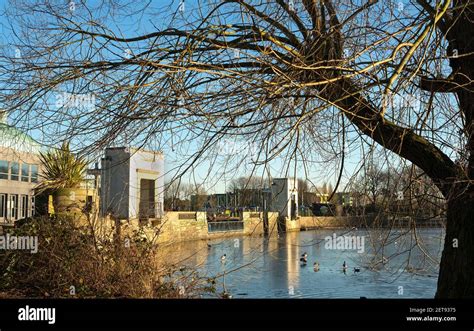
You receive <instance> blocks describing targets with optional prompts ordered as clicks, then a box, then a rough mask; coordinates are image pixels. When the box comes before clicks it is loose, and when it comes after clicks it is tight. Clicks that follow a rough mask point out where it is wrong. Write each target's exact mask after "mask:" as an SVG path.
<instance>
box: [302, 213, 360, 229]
mask: <svg viewBox="0 0 474 331" xmlns="http://www.w3.org/2000/svg"><path fill="white" fill-rule="evenodd" d="M298 221H299V225H300V228H301V230H309V229H317V228H346V227H361V226H362V220H361V219H359V218H357V217H338V216H335V217H334V216H330V217H321V216H318V217H316V216H308V217H300V218H299V220H298Z"/></svg>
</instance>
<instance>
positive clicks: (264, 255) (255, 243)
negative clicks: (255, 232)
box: [162, 228, 444, 298]
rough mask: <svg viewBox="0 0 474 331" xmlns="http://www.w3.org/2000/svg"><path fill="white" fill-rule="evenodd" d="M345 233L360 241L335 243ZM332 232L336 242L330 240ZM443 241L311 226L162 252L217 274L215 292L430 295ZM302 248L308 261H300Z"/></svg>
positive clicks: (435, 234)
mask: <svg viewBox="0 0 474 331" xmlns="http://www.w3.org/2000/svg"><path fill="white" fill-rule="evenodd" d="M343 235H345V236H346V237H349V236H350V237H351V239H356V240H359V241H358V243H359V246H357V247H349V246H345V247H341V246H337V244H336V242H337V240H340V239H337V238H339V237H341V236H343ZM334 236H336V242H335V243H334V244H335V245H334V246H333V247H331V246H330V245H329V240H328V239H329V238H328V237H330V238H331V239H334ZM352 236H355V237H352ZM443 240H444V231H443V230H442V229H441V228H434V229H431V228H430V229H427V228H425V229H418V230H416V232H413V230H412V231H409V230H400V229H398V230H393V229H392V230H388V229H385V230H370V231H366V230H354V231H348V230H313V231H304V232H291V233H286V234H280V236H278V237H277V236H271V237H233V238H226V239H218V240H210V241H208V242H206V241H194V242H186V243H180V244H174V245H172V246H171V247H168V248H166V249H163V250H162V252H163V253H165V252H166V253H165V254H166V255H167V256H173V259H174V260H173V262H174V263H176V264H178V265H183V266H184V265H186V266H189V267H191V268H194V269H197V270H198V271H199V273H200V274H201V275H204V276H206V277H217V278H216V280H217V290H218V291H219V292H222V291H223V289H224V286H225V289H226V290H227V292H229V293H230V294H231V295H232V297H233V298H360V297H367V298H433V297H434V295H435V292H436V283H437V274H438V263H439V259H440V257H441V252H442V244H443ZM352 243H353V244H355V243H357V241H353V242H352ZM362 243H363V244H364V245H363V247H362V246H361V244H362ZM208 244H209V245H210V246H211V247H208ZM341 245H342V244H341ZM362 248H363V249H362ZM304 252H307V254H308V258H307V259H308V263H307V265H306V266H305V265H303V264H302V263H301V262H300V257H301V255H302V254H303V253H304ZM168 254H172V255H168ZM223 254H226V260H225V262H224V263H223V262H222V261H221V256H222V255H223ZM316 261H317V262H318V263H319V265H320V269H319V271H318V272H315V271H314V269H313V263H314V262H316ZM344 261H345V262H346V264H347V266H348V268H347V271H346V273H344V272H343V267H342V265H343V262H344ZM354 268H359V269H360V272H357V273H354V271H353V269H354Z"/></svg>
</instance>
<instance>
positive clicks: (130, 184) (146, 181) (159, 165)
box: [101, 147, 164, 219]
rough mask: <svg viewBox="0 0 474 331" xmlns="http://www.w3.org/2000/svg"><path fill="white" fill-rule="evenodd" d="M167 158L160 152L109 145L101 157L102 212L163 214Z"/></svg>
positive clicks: (125, 216) (127, 215) (132, 216)
mask: <svg viewBox="0 0 474 331" xmlns="http://www.w3.org/2000/svg"><path fill="white" fill-rule="evenodd" d="M163 191H164V160H163V154H162V153H161V152H152V151H145V150H139V149H134V148H128V147H116V148H107V149H106V150H105V157H104V158H103V159H102V176H101V212H102V215H104V216H105V215H108V214H110V215H112V216H113V217H117V218H120V219H137V218H139V219H154V218H161V217H162V215H163V193H164V192H163Z"/></svg>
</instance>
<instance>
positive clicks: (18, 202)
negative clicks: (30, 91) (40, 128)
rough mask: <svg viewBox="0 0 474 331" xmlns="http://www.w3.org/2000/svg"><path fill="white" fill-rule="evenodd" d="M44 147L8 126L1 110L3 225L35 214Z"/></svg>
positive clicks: (0, 205) (0, 198)
mask: <svg viewBox="0 0 474 331" xmlns="http://www.w3.org/2000/svg"><path fill="white" fill-rule="evenodd" d="M40 150H41V146H40V144H39V143H38V142H36V141H35V140H34V139H33V138H31V137H30V136H28V135H27V134H25V133H23V132H21V131H20V130H18V129H16V128H14V127H13V126H10V125H8V124H7V121H6V116H5V114H4V113H2V112H1V111H0V223H13V222H14V221H16V220H18V219H23V218H27V217H31V216H33V215H34V212H35V195H34V188H35V187H36V185H37V184H38V180H39V178H38V176H39V170H40V160H39V152H40Z"/></svg>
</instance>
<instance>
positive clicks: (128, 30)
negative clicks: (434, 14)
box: [0, 0, 403, 192]
mask: <svg viewBox="0 0 474 331" xmlns="http://www.w3.org/2000/svg"><path fill="white" fill-rule="evenodd" d="M76 2H77V4H75V5H77V6H80V2H79V1H76ZM86 2H87V3H88V4H89V5H92V6H94V5H97V3H98V2H97V1H89V0H88V1H86ZM1 3H2V6H3V7H4V6H7V1H6V0H3V1H1ZM179 3H180V1H177V0H174V1H171V0H170V1H167V0H159V1H153V2H152V5H151V7H150V8H149V10H148V11H147V13H149V14H146V15H144V16H140V17H137V16H131V15H130V16H126V17H122V18H121V19H120V21H119V22H115V23H116V25H115V26H109V27H110V28H111V29H112V30H113V31H114V32H115V33H117V34H122V35H124V36H126V37H131V36H135V35H138V34H143V33H145V32H149V31H155V27H154V26H156V27H157V28H164V27H167V26H168V25H169V24H170V22H171V18H165V17H163V16H159V15H158V16H157V15H154V14H153V13H155V12H157V11H160V8H163V7H165V6H171V8H173V9H175V10H176V9H177V8H178V6H179ZM196 3H197V1H191V0H186V1H185V13H186V14H187V13H190V12H192V9H193V7H195V6H196ZM402 3H403V2H402ZM185 16H186V15H179V14H178V15H177V16H176V17H175V23H174V24H178V25H179V24H185V21H184V20H183V18H184V17H185ZM190 16H192V15H191V14H190ZM156 17H159V18H160V19H159V20H157V19H156ZM186 18H189V16H186ZM0 32H1V34H2V37H1V39H0V43H1V46H2V48H7V49H8V51H9V52H12V53H14V52H15V51H16V48H15V47H12V45H11V41H12V39H14V36H13V35H12V34H11V31H10V30H9V27H8V22H7V21H6V18H5V17H3V16H2V17H0ZM51 102H53V101H52V100H51ZM16 125H18V126H19V127H20V128H24V129H27V131H28V132H29V133H30V134H31V135H32V136H33V137H34V138H36V139H37V140H39V141H40V142H46V141H47V136H46V137H45V136H44V134H43V133H42V132H41V130H37V129H35V128H32V127H29V126H28V124H25V123H21V122H18V123H16ZM350 135H352V137H355V136H356V134H355V133H354V132H352V133H350ZM169 138H170V137H165V140H169ZM80 142H81V143H84V141H80ZM73 143H74V141H73ZM77 143H79V141H77ZM132 144H133V143H132ZM231 144H232V141H226V142H223V143H221V145H218V146H217V147H218V148H220V149H221V151H223V152H224V155H225V156H229V155H233V156H236V161H235V162H233V163H232V166H230V165H229V164H226V162H224V161H225V160H224V159H225V157H224V158H219V159H218V160H202V161H201V162H199V164H198V165H197V166H196V168H195V169H194V171H193V172H190V173H188V175H187V176H186V178H185V181H190V182H196V183H202V182H205V187H206V188H207V189H208V191H210V192H216V191H217V192H219V191H220V192H222V191H224V190H225V189H226V187H227V186H228V184H229V182H230V180H231V179H232V178H235V177H238V176H244V175H249V174H250V173H251V170H252V163H251V162H250V161H249V160H250V158H249V157H242V155H245V154H246V153H249V152H250V153H251V152H252V151H253V150H255V149H258V146H255V145H252V144H251V143H248V144H246V142H237V143H236V144H235V145H234V146H233V147H230V148H229V145H231ZM145 147H146V148H149V149H153V148H154V144H153V143H150V144H148V145H147V146H145ZM160 148H161V149H162V150H163V152H164V154H165V160H166V166H165V168H166V169H167V171H168V172H169V174H168V175H167V178H170V177H171V174H172V173H173V169H175V168H176V166H178V165H180V164H181V163H182V158H183V153H184V154H189V153H192V152H193V151H195V150H196V149H197V148H198V145H197V143H195V142H190V143H189V144H187V145H186V146H185V149H186V150H183V149H182V148H181V149H180V150H179V151H177V150H175V147H174V146H171V144H165V145H161V146H160ZM365 148H366V149H367V146H365ZM362 153H363V152H362V151H361V149H360V146H359V147H358V146H356V147H355V148H353V150H352V151H351V152H350V153H349V154H348V156H347V158H346V163H345V167H344V169H345V176H344V178H343V183H342V184H343V185H344V184H345V183H347V180H348V178H349V177H350V176H351V175H352V174H353V173H354V172H355V170H356V169H357V166H358V164H359V163H360V162H361V161H363V158H362ZM312 157H314V158H317V155H313V156H312ZM91 161H92V162H94V161H95V160H94V159H91ZM293 161H294V160H293ZM298 163H299V164H301V162H300V161H298ZM338 164H339V160H335V161H334V162H331V163H322V164H318V163H309V164H307V167H308V169H307V173H308V175H305V173H304V170H303V167H301V165H300V166H298V167H297V173H296V175H297V176H298V177H308V178H309V179H310V180H311V181H312V182H314V183H315V184H316V185H322V183H323V182H331V183H332V184H333V185H334V183H335V181H336V177H337V173H338ZM292 167H293V165H292V164H289V163H288V162H287V161H286V160H285V159H284V158H277V159H276V160H274V161H272V162H270V164H269V165H268V168H267V169H264V168H263V167H259V168H258V169H257V171H256V173H255V175H263V174H264V173H267V172H269V173H270V174H271V176H273V177H285V176H291V175H293V174H294V173H293V172H292V173H287V171H286V170H287V168H290V169H292ZM265 170H266V171H265Z"/></svg>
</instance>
